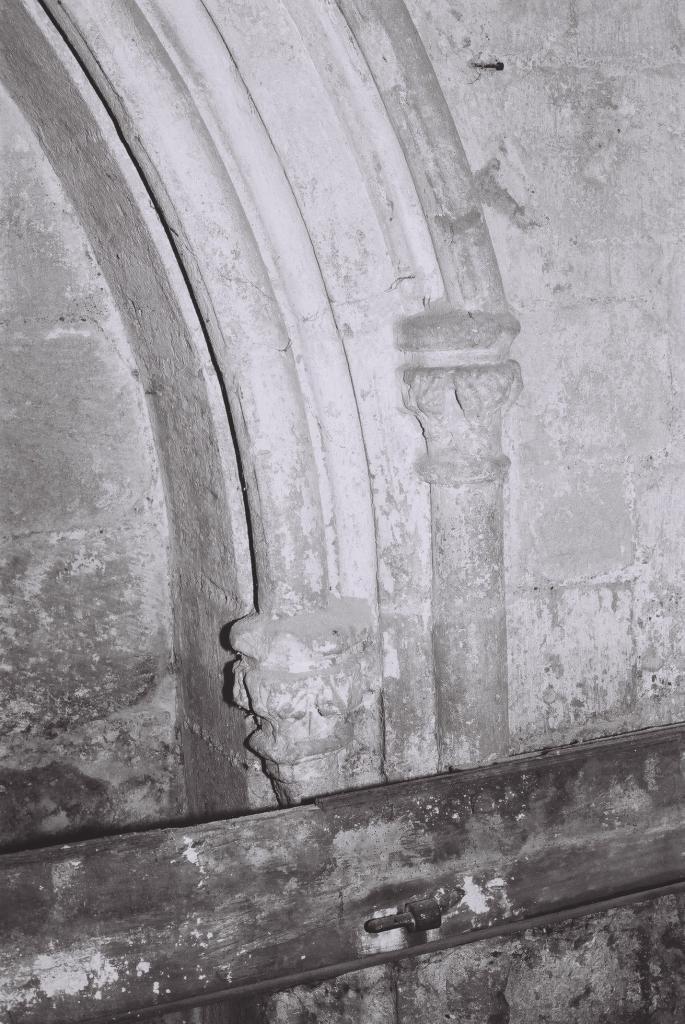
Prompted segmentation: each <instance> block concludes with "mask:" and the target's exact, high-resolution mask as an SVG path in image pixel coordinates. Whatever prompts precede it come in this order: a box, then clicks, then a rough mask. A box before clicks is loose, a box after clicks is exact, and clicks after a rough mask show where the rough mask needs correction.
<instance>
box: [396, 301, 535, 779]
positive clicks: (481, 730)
mask: <svg viewBox="0 0 685 1024" xmlns="http://www.w3.org/2000/svg"><path fill="white" fill-rule="evenodd" d="M517 331H518V324H517V323H516V321H515V320H514V319H513V318H512V317H510V316H508V315H507V314H502V315H500V316H497V315H494V314H486V313H465V312H464V313H461V312H454V311H450V312H447V313H444V314H440V315H433V314H431V315H426V316H420V317H416V318H414V319H412V320H410V321H407V322H406V323H405V324H404V325H403V327H402V337H401V345H402V348H403V349H404V350H405V351H407V352H412V353H414V363H413V364H412V365H411V366H408V367H406V369H405V373H404V400H405V405H406V406H407V408H408V409H410V410H411V411H412V412H413V413H414V414H415V415H416V417H417V419H418V420H419V423H420V424H421V427H422V430H423V433H424V436H425V439H426V449H427V454H426V457H425V459H423V460H422V461H421V464H420V466H419V471H420V472H421V474H422V475H423V477H424V479H425V480H426V481H427V482H428V483H429V484H430V494H431V519H432V542H433V654H434V663H435V686H436V718H437V732H438V744H439V766H440V768H441V769H443V770H444V769H446V768H449V767H451V766H455V767H456V766H460V765H462V766H463V765H468V764H476V763H479V762H483V761H486V760H488V758H492V757H493V756H495V755H501V754H502V753H505V752H506V750H507V748H508V738H509V726H508V707H507V646H506V618H505V604H504V557H503V547H502V534H503V507H502V485H503V482H504V478H505V476H506V472H507V467H508V460H507V459H506V458H505V457H504V456H503V455H502V450H501V418H502V412H503V411H504V410H505V409H506V408H507V407H508V406H509V405H511V404H512V403H513V402H514V401H515V399H516V397H517V395H518V394H519V391H520V389H521V373H520V369H519V366H518V363H515V362H513V361H512V360H509V359H503V358H502V356H504V355H506V353H507V351H508V348H509V345H510V344H511V341H512V339H513V338H514V337H515V335H516V333H517Z"/></svg>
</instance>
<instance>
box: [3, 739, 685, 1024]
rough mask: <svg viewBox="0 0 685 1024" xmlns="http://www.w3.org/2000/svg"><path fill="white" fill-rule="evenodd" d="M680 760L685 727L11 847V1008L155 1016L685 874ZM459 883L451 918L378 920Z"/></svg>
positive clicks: (575, 908) (7, 888) (24, 1019)
mask: <svg viewBox="0 0 685 1024" xmlns="http://www.w3.org/2000/svg"><path fill="white" fill-rule="evenodd" d="M684 773H685V727H671V728H667V729H659V730H647V731H645V732H642V733H637V734H632V735H630V736H628V737H623V738H617V739H612V740H606V741H601V742H596V743H586V744H581V745H577V746H572V747H566V748H559V749H556V750H552V751H549V752H547V753H543V754H540V755H538V756H533V757H525V758H520V759H516V760H513V761H509V762H506V763H502V764H497V765H492V766H490V767H486V768H479V769H473V770H468V771H463V772H456V773H451V774H447V775H441V776H436V777H432V778H427V779H420V780H416V781H412V782H404V783H398V784H394V785H388V786H384V787H374V788H372V789H367V790H362V791H357V792H354V793H345V794H342V795H340V796H334V797H329V798H324V799H320V800H318V801H317V802H316V803H313V804H310V805H306V806H300V807H296V808H292V809H288V810H283V811H273V812H268V813H263V814H255V815H250V816H247V817H242V818H235V819H232V820H229V821H221V822H213V823H211V824H203V825H195V826H188V827H186V828H175V829H163V830H158V831H151V832H142V833H133V834H127V835H119V836H113V837H110V838H104V839H98V840H92V841H90V842H85V843H77V844H73V845H69V846H59V847H52V848H48V849H44V850H35V851H31V852H25V853H17V854H9V855H6V856H4V857H2V858H0V979H4V980H0V1008H1V1009H2V1010H3V1011H4V1016H2V1015H0V1018H1V1019H2V1020H7V1021H10V1022H11V1024H38V1022H39V1021H40V1022H41V1024H56V1022H60V1021H61V1022H64V1021H70V1022H76V1021H95V1020H103V1021H104V1020H107V1021H111V1020H112V1019H113V1018H115V1017H116V1018H122V1019H139V1018H141V1017H144V1016H146V1015H147V1014H148V1013H149V1012H155V1011H157V1012H159V1009H160V1008H165V1009H166V1008H171V1007H175V1006H178V1005H181V1004H186V1005H189V1004H193V1003H195V1004H197V1003H201V1002H204V1001H206V1000H210V999H214V998H218V997H220V996H225V995H227V994H230V993H231V992H244V991H246V990H249V989H251V988H260V987H264V986H265V985H273V986H274V987H277V986H278V987H284V986H286V985H287V984H289V983H291V982H293V981H302V980H306V979H314V978H317V977H323V976H326V975H328V976H330V975H333V974H336V973H342V972H344V971H346V970H349V969H351V968H353V967H359V966H365V965H370V964H372V963H379V962H382V961H384V960H390V959H394V958H397V957H401V956H408V955H414V954H416V953H421V952H425V951H427V950H429V949H435V948H441V947H442V948H444V947H445V946H451V945H459V944H462V943H464V942H470V941H474V940H476V939H478V938H481V937H487V936H489V935H492V934H501V933H502V932H503V931H507V930H511V929H517V928H524V927H526V926H527V925H530V924H531V923H533V922H539V921H542V922H544V921H545V920H550V919H552V918H557V919H558V918H559V917H571V916H576V915H577V914H578V913H582V912H589V911H590V910H591V909H594V908H593V907H592V906H591V905H592V904H595V903H596V904H597V905H598V906H601V907H604V906H612V905H617V904H619V903H623V902H625V901H626V900H632V899H635V898H636V897H637V895H638V894H639V893H640V892H646V895H655V894H657V893H658V892H662V891H664V892H665V891H667V890H669V889H670V890H671V891H673V890H674V889H678V888H683V887H684V886H685V881H684V880H685V813H684V811H685V801H684V799H683V797H684V791H685V780H684ZM455 886H460V887H461V888H462V889H464V890H465V892H466V895H465V897H464V899H463V900H462V902H461V903H460V904H458V905H457V906H455V907H453V908H452V909H451V910H450V911H448V912H447V914H446V915H445V918H444V922H443V924H442V926H441V928H440V929H436V930H435V931H432V932H428V933H413V934H411V933H407V932H404V931H393V932H387V933H385V934H380V935H372V934H369V933H368V932H367V931H365V929H364V922H365V921H366V920H367V919H369V918H370V917H371V916H372V915H374V914H378V913H381V912H383V913H388V912H391V911H395V910H396V909H398V908H402V907H403V906H404V904H405V902H407V901H410V900H413V899H416V898H422V897H427V896H430V895H433V894H436V893H438V892H439V891H440V890H449V889H452V888H453V887H455ZM550 915H551V917H550Z"/></svg>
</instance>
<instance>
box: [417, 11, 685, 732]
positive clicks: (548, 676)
mask: <svg viewBox="0 0 685 1024" xmlns="http://www.w3.org/2000/svg"><path fill="white" fill-rule="evenodd" d="M409 7H410V9H411V11H412V14H413V16H414V18H415V20H416V22H417V24H418V26H419V29H420V31H421V33H422V35H423V38H424V40H425V42H426V44H427V46H428V49H429V52H430V55H431V59H432V61H433V64H434V66H435V69H436V72H437V74H438V77H439V79H440V82H441V85H442V87H443V89H444V90H445V93H446V95H447V98H448V102H449V104H450V106H451V108H452V110H453V112H454V116H455V119H456V122H457V125H458V127H459V131H460V134H461V137H462V141H463V143H464V147H465V149H466V152H467V155H468V158H469V162H470V164H471V166H472V167H473V168H474V170H475V171H476V179H477V182H478V184H479V188H480V192H481V198H482V200H483V203H484V206H485V211H486V217H487V220H488V225H489V227H490V231H491V233H492V236H493V241H494V244H495V249H496V251H497V255H498V261H499V265H500V269H501V271H502V276H503V278H504V283H505V288H506V291H507V296H508V298H509V300H510V302H511V305H512V308H513V309H514V310H515V311H516V313H517V315H518V316H519V318H520V320H521V323H522V331H521V334H520V336H519V338H518V339H517V340H516V342H515V344H514V354H515V357H516V358H517V359H518V360H519V361H520V363H521V366H522V370H523V376H524V379H525V381H526V384H527V386H526V388H525V389H524V391H523V393H522V396H521V398H520V400H519V402H518V404H517V405H516V406H515V407H514V409H512V411H511V413H510V414H509V416H508V417H507V418H506V420H505V437H506V448H507V451H508V453H509V454H510V456H511V457H512V470H511V474H510V478H509V488H508V498H507V502H506V505H505V507H506V509H507V512H508V529H507V534H506V543H505V552H506V557H507V591H508V636H509V686H510V722H511V728H512V735H513V739H514V743H515V746H516V748H518V749H525V748H530V747H533V746H535V745H536V744H541V743H542V744H546V743H558V742H565V741H568V740H570V739H574V738H577V737H582V736H588V735H601V734H604V733H608V732H618V731H621V730H624V729H633V728H638V727H640V726H642V725H647V724H654V723H657V722H668V721H677V720H679V719H681V718H683V715H684V713H685V634H684V632H683V621H684V619H683V601H684V599H685V569H684V566H685V561H684V559H683V544H682V530H681V528H680V520H681V518H682V509H683V506H684V502H685V490H684V484H683V480H684V479H685V474H684V473H683V467H684V465H685V431H684V421H683V413H682V405H683V403H682V393H683V365H684V364H683V359H682V345H681V344H680V338H681V337H682V331H683V319H684V317H683V307H682V275H683V261H682V237H683V205H682V192H683V162H682V159H681V147H680V146H679V144H678V141H677V140H678V137H679V133H680V132H681V130H682V44H683V37H682V26H681V24H680V22H679V17H678V5H677V4H676V3H674V2H666V3H651V2H647V3H638V4H633V3H630V2H624V0H617V2H613V3H611V4H609V5H607V4H602V5H597V4H593V3H590V2H581V3H577V2H575V0H574V2H570V0H569V2H565V3H561V4H557V3H547V2H544V3H542V4H540V3H538V2H535V3H533V2H526V0H522V2H520V3H516V4H515V5H513V6H512V5H511V4H508V3H503V2H499V0H491V2H488V3H486V4H483V3H481V2H480V0H478V2H475V0H473V2H472V0H465V2H460V3H453V2H451V0H436V2H434V3H431V4H422V3H420V2H416V0H412V2H410V3H409ZM490 59H497V60H501V61H503V62H504V70H503V71H501V72H493V71H479V70H477V69H474V68H473V67H471V66H470V62H471V61H473V60H490Z"/></svg>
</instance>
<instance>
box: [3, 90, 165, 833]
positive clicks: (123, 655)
mask: <svg viewBox="0 0 685 1024" xmlns="http://www.w3.org/2000/svg"><path fill="white" fill-rule="evenodd" d="M0 117H1V118H2V123H3V135H2V164H3V175H4V183H5V187H4V191H3V196H2V210H1V211H0V219H2V220H3V222H5V223H7V224H8V225H9V227H10V231H9V233H8V236H7V240H6V243H5V244H4V245H3V247H2V251H1V253H0V258H1V259H2V286H3V288H2V290H3V298H2V314H1V316H2V327H3V336H4V340H3V346H2V352H1V354H0V361H1V370H2V372H1V373H0V406H1V408H2V412H1V413H0V425H1V426H0V429H1V432H2V443H1V444H0V476H1V477H2V480H3V488H2V493H1V495H0V536H1V549H0V580H1V587H0V589H1V593H2V598H1V600H0V608H1V610H2V620H1V624H0V642H1V643H2V659H1V660H2V692H1V696H0V787H1V788H0V836H1V839H0V843H1V844H2V845H3V846H5V847H6V846H9V845H12V846H21V845H22V844H26V843H28V842H35V841H37V840H38V839H39V838H40V839H43V840H46V839H47V838H49V837H53V836H58V835H59V836H64V835H67V834H68V835H76V834H79V833H80V832H82V831H88V832H90V833H91V834H92V833H93V832H98V831H104V830H106V829H108V828H123V827H125V826H126V825H130V824H133V823H135V824H142V823H143V822H150V823H151V822H153V821H155V820H159V819H167V818H169V817H170V816H172V815H173V814H174V813H175V812H176V810H177V802H178V797H177V783H176V778H177V774H178V754H177V752H176V750H175V747H176V744H175V709H174V703H175V696H174V693H175V688H174V682H173V677H172V675H171V672H170V663H171V644H170V634H169V597H168V581H167V570H166V547H167V533H166V520H165V511H164V499H163V495H162V490H161V484H160V480H159V471H158V468H157V463H156V457H155V453H154V446H153V442H152V435H151V432H150V427H149V423H148V419H147V414H146V411H145V406H144V402H145V399H144V396H143V393H142V388H141V387H140V384H139V383H138V379H137V370H136V367H135V364H134V363H133V360H132V358H131V354H130V351H129V347H128V341H127V339H126V335H125V333H124V329H123V327H122V325H121V322H120V320H119V318H118V316H117V313H116V310H115V308H114V305H113V302H112V299H111V296H110V294H109V291H108V289H107V287H106V285H105V284H104V281H103V277H102V275H101V273H100V271H99V269H98V266H97V264H96V262H95V259H94V257H93V254H92V252H91V250H90V248H89V246H88V244H87V242H86V239H85V236H84V234H83V231H82V228H81V227H80V225H79V223H78V220H77V218H76V216H75V214H74V212H73V210H72V209H71V207H70V204H69V203H68V201H67V199H66V197H65V195H64V193H63V192H62V190H61V187H60V185H59V184H58V182H57V179H56V178H55V176H54V174H53V172H52V171H51V169H50V167H49V165H48V163H47V161H46V159H45V157H44V156H43V154H42V152H41V150H40V148H39V146H38V143H37V141H36V139H35V138H34V137H33V136H32V134H31V132H30V130H29V129H28V127H27V125H26V123H25V122H24V121H23V119H22V117H21V115H20V114H19V113H18V112H17V110H16V108H15V107H14V106H13V104H12V103H11V101H10V100H9V99H7V98H6V97H5V95H4V94H3V95H2V107H1V110H0Z"/></svg>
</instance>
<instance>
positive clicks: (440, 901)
mask: <svg viewBox="0 0 685 1024" xmlns="http://www.w3.org/2000/svg"><path fill="white" fill-rule="evenodd" d="M465 895H466V893H465V890H464V889H460V888H459V887H455V888H453V889H451V890H450V891H449V893H444V892H439V893H438V894H437V895H436V896H429V897H428V898H427V899H425V900H412V901H411V902H410V903H405V905H404V910H401V911H400V912H399V913H397V914H388V915H387V916H386V917H371V918H369V920H368V921H366V923H365V924H364V928H365V929H366V931H367V932H371V933H372V934H373V935H377V934H378V933H379V932H389V931H392V929H393V928H406V929H407V931H409V932H428V931H430V930H431V929H432V928H439V927H440V925H441V924H442V915H443V914H444V912H445V911H446V910H449V908H450V907H454V906H456V904H457V903H460V902H461V900H462V899H463V898H464V896H465Z"/></svg>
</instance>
